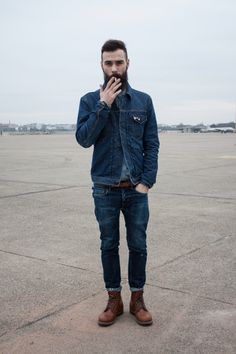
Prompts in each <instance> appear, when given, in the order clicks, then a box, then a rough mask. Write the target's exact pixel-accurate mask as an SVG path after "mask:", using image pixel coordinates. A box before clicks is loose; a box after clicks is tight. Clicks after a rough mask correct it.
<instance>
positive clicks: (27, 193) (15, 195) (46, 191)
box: [0, 186, 78, 199]
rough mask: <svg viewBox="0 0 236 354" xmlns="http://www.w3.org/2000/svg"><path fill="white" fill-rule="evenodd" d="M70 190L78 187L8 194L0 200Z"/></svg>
mask: <svg viewBox="0 0 236 354" xmlns="http://www.w3.org/2000/svg"><path fill="white" fill-rule="evenodd" d="M71 188H78V186H67V187H61V188H51V189H43V190H39V191H31V192H25V193H18V194H9V195H4V196H1V197H0V199H6V198H15V197H21V196H25V195H32V194H39V193H48V192H56V191H60V190H64V189H71Z"/></svg>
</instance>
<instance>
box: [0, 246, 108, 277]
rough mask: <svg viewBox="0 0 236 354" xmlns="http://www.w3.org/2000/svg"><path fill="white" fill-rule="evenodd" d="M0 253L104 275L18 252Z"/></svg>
mask: <svg viewBox="0 0 236 354" xmlns="http://www.w3.org/2000/svg"><path fill="white" fill-rule="evenodd" d="M0 252H2V253H6V254H12V255H14V256H19V257H25V258H30V259H35V260H37V261H41V262H47V263H51V264H58V265H60V266H63V267H67V268H74V269H78V270H82V271H85V272H90V273H95V274H102V273H99V272H96V271H95V270H92V269H87V268H82V267H78V266H73V265H70V264H65V263H61V262H51V261H48V260H47V259H42V258H39V257H33V256H28V255H25V254H20V253H16V252H10V251H5V250H1V249H0Z"/></svg>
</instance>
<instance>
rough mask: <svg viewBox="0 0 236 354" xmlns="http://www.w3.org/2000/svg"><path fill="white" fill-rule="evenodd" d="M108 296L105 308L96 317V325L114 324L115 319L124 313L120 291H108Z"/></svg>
mask: <svg viewBox="0 0 236 354" xmlns="http://www.w3.org/2000/svg"><path fill="white" fill-rule="evenodd" d="M108 296H109V299H108V303H107V307H106V308H105V310H104V311H103V312H102V313H101V315H100V316H99V317H98V324H99V325H100V326H110V325H112V324H113V323H114V322H115V320H116V317H117V316H120V315H122V313H123V312H124V306H123V302H122V298H121V294H120V291H108Z"/></svg>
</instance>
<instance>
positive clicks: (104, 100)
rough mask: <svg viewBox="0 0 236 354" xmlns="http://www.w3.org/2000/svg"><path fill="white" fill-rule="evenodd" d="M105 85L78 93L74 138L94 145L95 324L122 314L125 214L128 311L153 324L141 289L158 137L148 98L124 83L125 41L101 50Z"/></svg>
mask: <svg viewBox="0 0 236 354" xmlns="http://www.w3.org/2000/svg"><path fill="white" fill-rule="evenodd" d="M101 67H102V71H103V73H104V84H103V85H102V86H101V87H100V90H97V91H95V92H89V93H87V94H86V95H85V96H83V97H82V98H81V101H80V107H79V114H78V121H77V128H76V139H77V141H78V143H79V144H80V145H82V146H83V147H85V148H88V147H90V146H91V145H94V150H93V158H92V166H91V177H92V181H93V198H94V204H95V215H96V219H97V221H98V224H99V229H100V239H101V260H102V266H103V275H104V282H105V287H106V290H107V292H108V303H107V306H106V308H105V310H104V311H103V312H102V313H101V314H100V315H99V317H98V324H99V325H101V326H109V325H111V324H113V323H114V322H115V320H116V318H117V316H119V315H121V314H122V313H123V302H122V298H121V288H122V287H121V271H120V258H119V242H120V232H119V218H120V212H122V214H123V216H124V219H125V226H126V238H127V245H128V249H129V264H128V281H129V287H130V291H131V299H130V313H131V314H132V315H134V316H135V319H136V321H137V323H138V324H140V325H150V324H152V316H151V314H150V312H149V311H148V310H147V308H146V306H145V303H144V299H143V292H144V286H145V281H146V261H147V244H146V229H147V224H148V219H149V207H148V191H149V189H150V188H151V187H152V186H153V184H154V183H155V182H156V175H157V166H158V164H157V160H158V150H159V139H158V130H157V122H156V117H155V112H154V108H153V104H152V100H151V98H150V96H149V95H147V94H146V93H143V92H140V91H137V90H134V89H133V88H131V86H130V85H129V83H128V75H127V71H128V67H129V59H128V54H127V49H126V46H125V43H124V42H122V41H120V40H108V41H106V42H105V43H104V45H103V46H102V49H101Z"/></svg>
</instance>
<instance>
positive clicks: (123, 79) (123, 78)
mask: <svg viewBox="0 0 236 354" xmlns="http://www.w3.org/2000/svg"><path fill="white" fill-rule="evenodd" d="M103 73H104V72H103ZM112 77H115V78H116V79H120V80H121V81H120V82H121V86H120V87H119V90H120V89H121V90H122V91H123V90H125V89H126V86H127V83H128V71H127V70H126V71H125V72H124V73H123V74H122V75H119V74H112V75H111V76H108V75H107V74H105V73H104V84H103V88H104V87H106V85H107V83H108V81H109V80H110V79H111V78H112Z"/></svg>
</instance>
